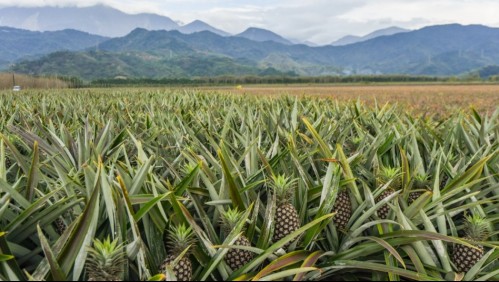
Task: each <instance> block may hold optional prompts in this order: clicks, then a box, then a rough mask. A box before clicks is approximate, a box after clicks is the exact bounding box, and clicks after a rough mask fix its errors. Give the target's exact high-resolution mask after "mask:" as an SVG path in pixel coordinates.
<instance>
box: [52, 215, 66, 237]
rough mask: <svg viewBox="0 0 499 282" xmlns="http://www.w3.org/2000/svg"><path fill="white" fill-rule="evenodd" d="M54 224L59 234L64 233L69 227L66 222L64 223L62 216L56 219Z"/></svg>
mask: <svg viewBox="0 0 499 282" xmlns="http://www.w3.org/2000/svg"><path fill="white" fill-rule="evenodd" d="M54 225H55V230H56V231H57V233H58V234H59V235H62V234H63V233H64V231H66V229H67V226H66V223H64V220H63V219H62V217H58V218H57V219H56V220H55V221H54Z"/></svg>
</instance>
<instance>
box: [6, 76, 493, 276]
mask: <svg viewBox="0 0 499 282" xmlns="http://www.w3.org/2000/svg"><path fill="white" fill-rule="evenodd" d="M497 90H498V87H497V86H492V85H476V86H471V85H464V86H450V85H446V86H437V85H431V86H416V85H413V86H402V85H397V86H376V87H374V86H341V87H340V86H306V87H303V86H300V87H242V89H237V88H235V87H232V88H223V89H222V88H220V89H214V88H209V89H182V88H175V89H164V88H144V89H142V88H130V89H126V88H116V89H114V88H112V89H78V90H71V89H58V90H29V91H21V92H16V93H14V92H12V91H2V92H0V101H1V103H0V280H2V281H3V280H35V281H42V280H43V281H51V280H60V281H65V280H68V281H69V280H73V281H76V280H80V281H100V280H107V281H120V280H123V281H128V280H140V281H144V280H152V281H158V280H165V279H166V280H169V281H171V280H174V279H178V280H181V281H186V280H190V279H193V280H200V281H205V280H209V281H213V280H216V281H220V280H223V281H230V280H238V281H240V280H255V281H257V280H295V281H303V280H312V281H317V280H334V281H352V280H355V281H358V280H363V281H387V280H391V281H408V280H410V281H422V280H425V281H426V280H432V281H445V280H452V281H455V280H467V281H475V280H476V281H497V280H499V260H498V258H499V233H498V231H499V214H498V210H499V108H498V103H497V99H498V94H497V92H496V91H497ZM357 99H358V101H360V102H358V101H357ZM348 100H353V101H348ZM374 100H377V101H379V102H381V103H384V102H385V101H389V102H396V104H398V105H395V103H394V104H390V105H382V106H377V107H376V106H372V105H373V101H374ZM381 103H380V104H381ZM470 104H473V105H474V107H475V108H476V109H477V111H472V110H470V109H469V108H470ZM493 110H495V111H493ZM420 114H424V115H425V116H424V117H420V116H419V115H420ZM428 117H433V118H428Z"/></svg>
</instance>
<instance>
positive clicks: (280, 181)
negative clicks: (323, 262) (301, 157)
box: [271, 175, 300, 249]
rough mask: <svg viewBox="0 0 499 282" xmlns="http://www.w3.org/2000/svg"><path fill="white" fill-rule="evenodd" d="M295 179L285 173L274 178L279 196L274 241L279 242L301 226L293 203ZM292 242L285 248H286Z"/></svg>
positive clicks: (273, 184)
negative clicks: (287, 176)
mask: <svg viewBox="0 0 499 282" xmlns="http://www.w3.org/2000/svg"><path fill="white" fill-rule="evenodd" d="M295 182H296V181H295V180H290V179H289V178H286V177H285V176H284V175H279V176H277V177H274V178H273V183H272V186H271V187H272V189H273V190H274V193H275V194H276V197H277V209H276V212H275V216H274V222H275V228H274V236H273V238H272V239H273V242H277V241H279V240H281V239H282V238H284V237H286V236H287V235H289V234H291V233H293V232H294V231H296V230H297V229H299V228H300V218H299V217H298V212H297V211H296V208H295V207H294V206H293V204H291V202H290V201H291V198H292V197H293V189H294V188H295V187H294V186H295V185H294V184H295ZM290 243H291V242H288V243H287V244H286V245H285V246H284V247H283V248H284V249H286V248H287V247H288V246H289V245H290Z"/></svg>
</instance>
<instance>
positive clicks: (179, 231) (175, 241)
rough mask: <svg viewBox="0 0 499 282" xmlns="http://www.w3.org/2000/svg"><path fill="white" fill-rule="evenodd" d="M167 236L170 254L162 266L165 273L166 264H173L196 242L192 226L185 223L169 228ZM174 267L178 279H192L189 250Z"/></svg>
mask: <svg viewBox="0 0 499 282" xmlns="http://www.w3.org/2000/svg"><path fill="white" fill-rule="evenodd" d="M167 237H168V243H167V244H166V249H167V250H168V251H169V254H168V256H167V257H166V259H165V260H164V261H163V263H162V264H161V266H160V268H161V271H162V272H163V273H164V274H165V275H166V266H167V265H171V264H172V263H173V262H174V261H175V259H177V258H178V256H179V255H180V254H181V253H182V252H183V251H184V250H185V249H186V248H188V247H189V246H190V245H192V244H194V243H195V239H194V238H193V233H192V228H190V227H189V228H187V227H186V226H185V225H184V224H181V225H179V226H178V227H172V228H171V230H168V236H167ZM172 269H173V273H174V274H175V276H176V277H177V280H178V281H191V280H192V262H191V260H190V259H189V252H187V253H185V254H184V256H183V257H182V258H181V259H180V260H179V261H178V263H177V264H176V265H175V266H173V267H172Z"/></svg>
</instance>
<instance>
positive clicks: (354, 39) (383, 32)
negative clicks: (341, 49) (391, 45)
mask: <svg viewBox="0 0 499 282" xmlns="http://www.w3.org/2000/svg"><path fill="white" fill-rule="evenodd" d="M408 31H410V30H408V29H404V28H400V27H396V26H392V27H388V28H384V29H380V30H376V31H373V32H371V33H369V34H367V35H365V36H355V35H347V36H344V37H342V38H340V39H338V40H336V41H335V42H333V43H331V45H333V46H343V45H348V44H354V43H359V42H362V41H367V40H369V39H373V38H376V37H380V36H387V35H393V34H397V33H401V32H408Z"/></svg>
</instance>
